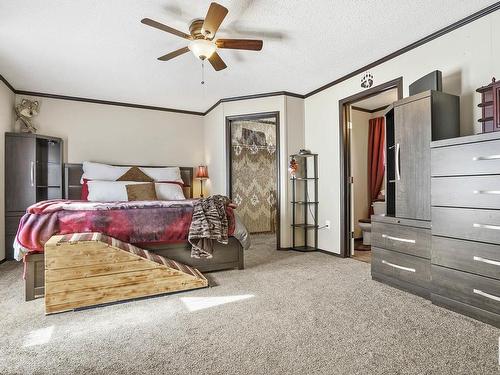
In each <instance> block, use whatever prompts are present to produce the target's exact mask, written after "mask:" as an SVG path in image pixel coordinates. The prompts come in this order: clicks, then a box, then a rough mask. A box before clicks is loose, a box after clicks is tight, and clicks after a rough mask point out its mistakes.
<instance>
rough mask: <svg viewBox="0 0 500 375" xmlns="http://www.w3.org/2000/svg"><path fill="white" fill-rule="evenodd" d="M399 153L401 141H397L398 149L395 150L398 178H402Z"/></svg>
mask: <svg viewBox="0 0 500 375" xmlns="http://www.w3.org/2000/svg"><path fill="white" fill-rule="evenodd" d="M399 153H400V146H399V143H396V151H395V152H394V157H395V158H396V160H395V164H396V180H398V181H399V180H401V171H400V170H399Z"/></svg>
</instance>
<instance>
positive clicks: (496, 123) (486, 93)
mask: <svg viewBox="0 0 500 375" xmlns="http://www.w3.org/2000/svg"><path fill="white" fill-rule="evenodd" d="M476 91H477V92H478V93H480V94H481V103H480V104H478V107H479V108H481V112H482V117H481V118H480V119H479V120H477V121H478V122H480V123H481V124H482V128H483V133H489V132H495V131H500V81H499V82H497V81H496V80H495V77H493V79H492V80H491V83H490V84H489V85H487V86H483V87H480V88H478V89H477V90H476Z"/></svg>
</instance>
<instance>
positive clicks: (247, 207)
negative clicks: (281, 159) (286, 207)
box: [231, 119, 277, 233]
mask: <svg viewBox="0 0 500 375" xmlns="http://www.w3.org/2000/svg"><path fill="white" fill-rule="evenodd" d="M231 138H232V139H231V146H232V147H231V156H232V165H231V168H232V171H231V172H232V187H231V188H232V197H233V201H234V202H235V203H236V204H238V205H239V207H238V214H239V216H240V217H241V219H242V220H243V223H244V224H245V225H246V227H247V229H248V231H249V232H250V233H265V232H275V231H276V205H277V196H276V194H277V192H276V180H277V171H276V122H275V120H274V119H266V120H255V121H233V122H232V123H231Z"/></svg>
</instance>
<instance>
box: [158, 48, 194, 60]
mask: <svg viewBox="0 0 500 375" xmlns="http://www.w3.org/2000/svg"><path fill="white" fill-rule="evenodd" d="M186 52H189V48H188V47H184V48H180V49H178V50H177V51H174V52H170V53H167V54H166V55H163V56H160V57H158V60H161V61H168V60H171V59H173V58H174V57H177V56H180V55H183V54H185V53H186Z"/></svg>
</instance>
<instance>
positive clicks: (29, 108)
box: [15, 99, 40, 133]
mask: <svg viewBox="0 0 500 375" xmlns="http://www.w3.org/2000/svg"><path fill="white" fill-rule="evenodd" d="M39 107H40V104H39V102H38V101H37V100H34V101H33V100H29V99H23V100H21V103H19V104H18V105H16V107H15V110H16V115H17V119H16V121H17V120H20V121H21V124H22V125H23V127H22V129H21V130H22V131H25V132H28V133H36V131H37V128H36V126H35V125H33V117H35V116H36V115H38V111H39Z"/></svg>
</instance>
